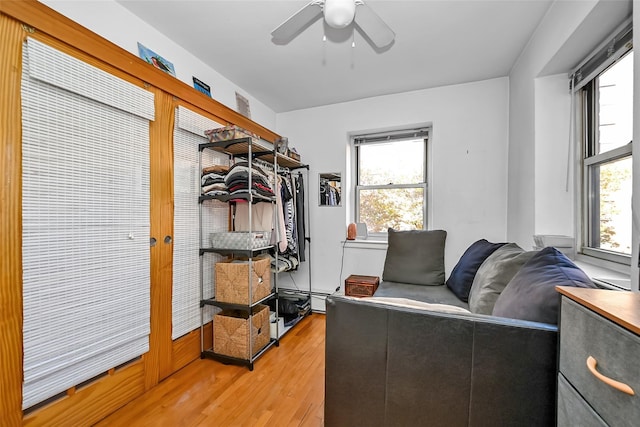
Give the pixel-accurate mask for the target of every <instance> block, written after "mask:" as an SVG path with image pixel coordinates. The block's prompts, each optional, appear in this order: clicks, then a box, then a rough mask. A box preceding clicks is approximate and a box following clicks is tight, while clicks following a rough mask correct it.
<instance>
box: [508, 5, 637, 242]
mask: <svg viewBox="0 0 640 427" xmlns="http://www.w3.org/2000/svg"><path fill="white" fill-rule="evenodd" d="M629 12H630V2H629V1H624V0H622V1H607V0H584V1H577V2H576V1H556V2H554V3H553V4H552V5H551V7H550V8H549V10H548V11H547V14H546V15H545V17H544V19H543V20H542V22H541V23H540V25H539V26H538V28H537V29H536V32H535V33H534V35H533V37H532V38H531V40H530V41H529V43H528V45H527V47H526V48H525V49H524V51H523V52H522V53H521V55H520V57H519V58H518V61H517V62H516V64H515V65H514V67H513V69H512V70H511V73H510V74H509V89H510V99H509V179H508V183H509V188H508V227H507V238H508V240H509V241H514V242H516V243H518V244H519V245H520V246H522V247H523V248H524V247H531V245H532V243H533V238H532V236H533V235H534V234H567V235H571V236H575V234H576V230H575V224H576V221H575V213H574V212H575V199H576V198H575V197H574V194H573V188H572V182H573V180H572V179H573V169H571V170H570V173H571V179H570V182H569V185H570V187H569V191H566V190H565V185H566V184H565V182H566V173H567V171H566V167H567V166H566V163H567V149H568V147H567V141H568V138H569V108H570V106H569V104H570V96H569V90H568V73H569V71H571V69H572V68H574V67H575V66H577V65H578V63H579V62H580V61H582V60H583V59H584V58H585V57H586V56H587V55H588V54H589V53H591V51H593V49H595V48H596V47H597V45H598V44H599V43H600V42H601V41H602V40H604V38H605V37H607V36H608V35H609V34H610V32H611V31H613V29H614V28H615V27H616V26H617V25H619V24H620V23H621V22H622V21H623V19H624V17H625V16H626V15H628V13H629ZM563 80H564V82H563ZM573 148H574V150H573V153H576V152H577V151H576V150H575V148H576V146H575V145H574V147H573ZM574 160H575V159H574Z"/></svg>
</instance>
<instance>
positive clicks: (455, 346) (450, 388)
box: [325, 234, 590, 427]
mask: <svg viewBox="0 0 640 427" xmlns="http://www.w3.org/2000/svg"><path fill="white" fill-rule="evenodd" d="M389 237H390V241H389V250H388V252H387V259H386V261H385V272H384V273H383V281H382V283H381V284H380V286H379V288H378V290H377V291H376V293H375V294H374V296H373V297H371V298H362V299H358V298H353V297H347V296H343V295H332V296H329V297H328V298H327V301H326V322H327V323H326V368H325V425H326V426H329V427H331V426H341V427H342V426H443V427H445V426H446V427H455V426H552V425H555V418H556V410H555V408H556V395H557V393H556V367H557V331H558V328H557V325H556V324H555V323H557V320H552V321H549V322H547V321H532V320H531V318H530V317H529V316H533V318H534V319H535V318H536V317H540V318H541V319H555V316H556V315H557V302H558V301H559V295H557V294H556V293H555V285H554V284H555V283H558V284H563V285H567V284H569V285H573V286H589V285H590V280H589V279H588V278H587V277H586V276H585V275H584V273H583V272H581V271H580V270H579V269H578V268H577V267H576V266H575V265H573V264H572V263H571V261H569V260H568V259H566V257H564V256H563V255H562V254H561V253H559V252H558V251H557V250H555V249H554V248H545V250H543V251H540V252H538V253H536V254H535V255H533V254H528V255H526V256H523V255H522V252H524V251H522V250H521V249H520V250H519V252H518V251H517V250H514V247H513V246H516V247H517V245H509V246H504V248H502V249H501V250H500V251H495V252H496V254H495V255H494V258H493V259H494V261H493V262H494V263H493V264H489V261H486V263H487V264H489V265H488V267H487V268H486V269H485V270H487V271H484V270H482V269H480V272H478V273H477V274H476V271H477V270H478V269H479V268H480V266H481V265H484V266H487V264H485V262H484V261H483V260H485V259H487V257H488V255H486V254H485V255H483V256H482V257H479V258H478V257H477V256H475V261H474V262H475V265H473V266H472V270H474V269H475V270H474V271H472V273H473V274H470V275H469V274H466V273H467V272H463V273H465V274H466V280H467V281H468V280H471V281H472V282H473V286H474V287H476V288H480V285H481V284H479V283H476V282H477V280H474V276H475V278H477V279H480V280H483V279H486V280H487V281H491V282H492V283H491V284H490V286H489V291H490V292H489V293H491V292H495V293H496V295H494V296H493V297H491V295H489V297H490V299H491V298H493V299H494V300H495V299H496V298H497V299H499V300H502V301H492V302H491V306H492V307H493V303H494V302H495V308H498V307H499V311H500V313H501V315H500V316H498V315H493V314H491V312H489V313H490V314H478V313H472V312H470V311H468V310H463V309H468V308H469V304H468V303H467V302H466V301H463V300H461V299H460V295H459V294H460V290H459V288H458V291H457V294H456V293H454V292H452V289H451V288H452V287H453V288H455V286H453V284H451V283H450V282H449V281H447V285H445V284H444V283H443V282H444V279H443V278H442V277H441V276H433V275H432V278H435V277H437V278H435V279H433V280H435V281H436V282H435V283H437V282H438V281H439V285H437V286H433V283H430V282H422V283H420V284H413V283H400V282H394V281H390V280H384V279H386V277H385V276H387V277H389V276H391V277H402V274H404V272H401V268H399V266H398V265H392V267H395V272H393V271H394V270H391V269H388V268H387V267H388V265H389V264H390V259H392V258H393V254H392V255H391V256H390V254H389V251H390V250H392V248H395V246H392V244H391V242H392V241H391V237H393V236H392V235H391V234H390V236H389ZM414 237H415V236H413V237H411V238H412V239H413V238H414ZM431 237H433V236H431V235H430V237H429V238H431ZM394 238H395V237H394ZM440 239H443V238H442V236H440ZM483 242H484V243H483ZM483 242H480V241H479V242H476V244H477V243H482V244H481V245H479V246H480V247H483V248H487V247H488V242H486V241H484V240H483ZM476 244H474V245H476ZM474 245H472V246H471V247H470V249H468V252H469V253H470V254H472V252H473V251H472V250H471V249H472V248H473V247H474ZM406 246H407V248H409V247H411V246H415V242H414V241H412V242H411V245H406ZM442 246H443V244H442ZM479 246H478V245H476V247H475V248H476V249H477V248H478V247H479ZM432 249H433V247H432ZM517 249H519V248H517ZM489 252H491V251H489ZM437 253H438V255H437V256H438V257H440V256H443V254H440V252H439V250H438V251H437ZM465 255H467V252H465ZM465 255H463V257H462V258H461V260H460V261H459V263H458V265H457V266H456V268H458V267H460V266H463V267H464V269H467V270H468V268H469V265H471V264H473V263H472V262H470V261H469V260H470V259H473V258H474V257H473V256H467V257H466V258H465ZM472 255H473V254H472ZM476 255H477V251H476ZM403 256H407V254H404V255H403ZM419 256H420V258H421V259H424V257H425V256H426V254H425V253H420V255H419ZM463 259H464V262H463ZM505 260H506V261H505ZM409 261H410V262H409V263H410V264H411V263H413V264H417V263H419V262H421V261H419V262H416V261H415V260H413V261H412V260H409ZM514 263H515V264H517V267H516V268H514ZM463 267H461V268H458V271H457V273H456V274H457V275H458V276H460V273H461V269H462V268H463ZM420 268H422V267H420ZM456 268H454V271H452V276H454V273H455V270H456ZM432 270H433V268H432V267H430V273H432ZM498 270H499V271H500V272H499V274H496V271H498ZM508 270H517V273H516V271H508ZM416 271H417V270H414V271H413V272H410V273H409V275H408V276H407V277H410V278H411V280H412V281H418V282H420V281H421V280H422V279H421V278H420V274H416ZM389 272H393V274H389ZM418 273H420V272H419V271H418ZM507 273H508V274H507ZM396 274H397V276H396ZM442 274H443V273H442ZM465 274H462V275H463V276H465ZM514 275H515V276H514ZM505 276H506V277H507V278H506V279H505ZM416 277H417V279H416ZM497 279H502V280H509V283H508V286H507V283H503V284H502V285H500V284H499V283H498V282H499V281H500V280H497ZM430 280H431V279H430ZM429 284H431V286H430V285H429ZM449 285H452V286H449ZM465 286H466V285H465ZM470 288H471V284H468V287H467V289H466V292H467V294H468V292H469V290H470ZM480 289H482V288H480ZM496 289H498V291H496ZM507 289H508V290H507ZM523 289H524V291H523ZM503 295H504V298H503ZM486 296H487V295H486V294H485V295H484V296H483V298H485V297H486ZM394 298H397V299H394ZM416 301H423V302H424V303H419V302H416ZM485 302H486V301H485ZM529 305H531V306H534V309H530V308H529V307H528V306H529ZM455 307H459V308H455ZM471 308H474V307H471ZM495 308H494V311H495ZM483 309H486V307H484V308H483ZM494 314H495V313H494ZM511 317H512V318H511ZM518 317H520V318H518Z"/></svg>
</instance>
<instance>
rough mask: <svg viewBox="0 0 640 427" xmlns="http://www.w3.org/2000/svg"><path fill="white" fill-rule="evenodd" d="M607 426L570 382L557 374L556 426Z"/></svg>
mask: <svg viewBox="0 0 640 427" xmlns="http://www.w3.org/2000/svg"><path fill="white" fill-rule="evenodd" d="M574 426H580V427H607V424H606V423H605V422H604V421H603V420H602V418H600V417H599V416H598V414H596V413H595V411H594V410H593V409H592V408H591V406H589V405H588V404H587V402H585V401H584V399H583V398H582V396H580V395H579V394H578V392H577V391H576V390H575V389H574V388H573V387H571V384H569V383H568V382H567V380H565V379H564V377H563V376H562V374H558V427H574Z"/></svg>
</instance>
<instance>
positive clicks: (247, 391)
mask: <svg viewBox="0 0 640 427" xmlns="http://www.w3.org/2000/svg"><path fill="white" fill-rule="evenodd" d="M324 339H325V316H324V315H323V314H318V313H314V314H312V315H311V316H308V317H307V318H305V319H303V320H302V321H301V322H300V323H299V324H298V325H297V326H296V327H295V328H294V329H292V330H291V331H290V332H289V333H288V334H287V335H285V336H284V337H283V338H282V339H281V340H280V346H279V347H273V348H271V349H269V350H268V351H267V352H266V353H265V354H264V355H263V356H262V357H261V358H259V359H258V360H257V361H256V362H255V363H254V369H253V371H249V369H248V368H246V367H241V366H233V365H224V364H222V363H219V362H216V361H213V360H208V359H198V360H195V361H193V362H191V363H190V364H188V365H187V366H185V367H184V368H182V369H181V370H179V371H178V372H176V373H174V374H173V375H171V376H169V377H168V378H167V379H165V380H164V381H162V382H160V383H159V384H158V385H157V386H156V387H154V388H152V389H151V390H149V391H148V392H147V393H145V394H144V395H142V396H140V397H139V398H137V399H135V400H134V401H132V402H130V403H129V404H127V405H126V406H125V407H123V408H121V409H120V410H118V411H116V412H115V413H113V414H111V415H110V416H109V417H107V418H105V419H104V420H102V421H101V422H99V423H98V424H96V426H98V427H107V426H118V427H120V426H127V427H138V426H154V427H155V426H171V427H173V426H176V427H193V426H252V427H254V426H267V425H278V426H305V427H312V426H322V425H323V424H324V362H325V354H324Z"/></svg>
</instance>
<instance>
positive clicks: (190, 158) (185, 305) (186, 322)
mask: <svg viewBox="0 0 640 427" xmlns="http://www.w3.org/2000/svg"><path fill="white" fill-rule="evenodd" d="M221 126H222V125H220V124H219V123H216V122H214V121H213V120H210V119H208V118H207V117H204V116H202V115H200V114H198V113H195V112H193V111H191V110H189V109H187V108H184V107H178V108H177V110H176V126H174V135H173V141H174V150H173V152H174V213H173V218H174V219H173V223H174V225H173V226H174V231H173V234H174V240H173V242H174V243H173V301H172V305H173V332H172V337H173V339H176V338H179V337H180V336H182V335H184V334H186V333H188V332H191V331H192V330H194V329H196V328H198V327H199V326H200V276H199V274H200V259H199V254H198V249H199V248H200V229H199V227H200V225H199V220H198V218H199V217H198V215H199V213H198V209H199V206H198V196H200V188H201V187H200V171H199V170H198V145H199V144H201V143H203V142H207V139H206V138H205V136H204V131H205V130H207V129H213V128H216V127H221ZM227 162H228V160H227V156H226V155H224V154H221V153H217V152H214V151H212V150H205V151H204V152H203V159H202V164H203V165H213V164H227ZM228 213H229V209H228V205H227V204H226V203H220V202H209V201H207V202H205V203H204V204H203V206H202V215H203V225H205V224H206V225H205V226H204V227H203V229H204V230H212V229H218V230H224V231H226V230H227V229H228ZM203 234H204V233H203ZM220 258H221V257H220V256H218V255H214V254H205V255H204V259H203V262H204V264H203V265H204V268H203V283H204V284H205V285H206V286H205V295H204V296H205V297H206V298H208V297H211V296H212V295H213V287H212V283H213V280H212V274H213V265H214V263H215V261H217V260H219V259H220ZM206 310H207V311H206V316H205V319H204V320H205V321H209V320H211V317H212V315H213V308H212V307H207V308H206Z"/></svg>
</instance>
